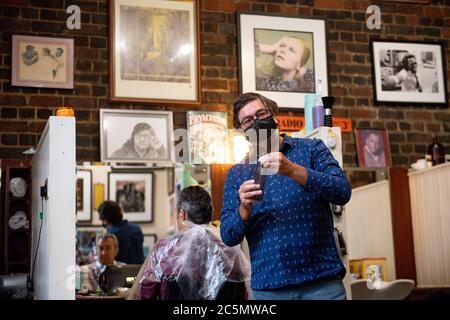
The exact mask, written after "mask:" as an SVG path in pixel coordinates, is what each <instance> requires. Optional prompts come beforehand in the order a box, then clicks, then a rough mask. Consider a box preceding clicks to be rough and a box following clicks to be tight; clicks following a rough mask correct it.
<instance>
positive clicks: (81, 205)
mask: <svg viewBox="0 0 450 320" xmlns="http://www.w3.org/2000/svg"><path fill="white" fill-rule="evenodd" d="M76 199H77V201H76V203H77V222H91V220H92V171H91V170H79V169H77V185H76Z"/></svg>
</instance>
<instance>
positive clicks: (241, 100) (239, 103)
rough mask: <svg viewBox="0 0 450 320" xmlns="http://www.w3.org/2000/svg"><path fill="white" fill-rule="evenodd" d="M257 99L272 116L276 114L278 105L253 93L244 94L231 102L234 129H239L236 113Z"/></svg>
mask: <svg viewBox="0 0 450 320" xmlns="http://www.w3.org/2000/svg"><path fill="white" fill-rule="evenodd" d="M256 99H259V100H260V101H261V102H262V104H263V105H264V106H265V107H266V108H267V110H269V111H270V112H271V113H272V114H273V115H277V114H278V105H277V103H276V102H275V101H273V100H270V99H269V98H266V97H264V96H263V95H260V94H258V93H255V92H246V93H243V94H241V95H240V96H239V97H237V98H236V100H234V102H233V125H234V127H235V128H236V129H239V128H240V125H239V118H238V113H239V111H240V110H241V109H242V108H243V107H245V106H246V105H247V104H248V103H250V102H252V101H254V100H256Z"/></svg>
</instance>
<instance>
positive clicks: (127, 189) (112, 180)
mask: <svg viewBox="0 0 450 320" xmlns="http://www.w3.org/2000/svg"><path fill="white" fill-rule="evenodd" d="M108 186H109V200H113V201H116V202H117V203H118V204H119V205H120V207H121V208H122V211H123V218H124V219H127V220H128V221H132V222H147V223H150V222H153V174H152V173H151V172H135V173H133V172H109V173H108Z"/></svg>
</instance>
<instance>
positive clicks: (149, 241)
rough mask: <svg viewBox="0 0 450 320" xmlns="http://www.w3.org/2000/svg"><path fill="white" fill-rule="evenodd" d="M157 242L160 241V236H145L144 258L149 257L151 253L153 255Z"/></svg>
mask: <svg viewBox="0 0 450 320" xmlns="http://www.w3.org/2000/svg"><path fill="white" fill-rule="evenodd" d="M156 241H158V236H157V235H156V234H154V233H151V234H144V243H143V247H144V257H147V256H148V255H149V254H150V253H152V251H153V247H154V246H155V244H156Z"/></svg>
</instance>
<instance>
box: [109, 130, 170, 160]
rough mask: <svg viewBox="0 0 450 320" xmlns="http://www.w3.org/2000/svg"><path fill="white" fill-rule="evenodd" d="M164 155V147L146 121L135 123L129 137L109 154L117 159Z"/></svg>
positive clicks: (147, 157)
mask: <svg viewBox="0 0 450 320" xmlns="http://www.w3.org/2000/svg"><path fill="white" fill-rule="evenodd" d="M166 156H167V150H166V148H165V147H164V145H163V144H162V143H161V141H159V139H158V137H157V136H156V133H155V130H154V129H153V127H152V126H151V125H150V124H148V123H146V122H139V123H138V124H136V125H135V126H134V128H133V132H132V133H131V137H130V138H129V139H128V140H127V141H126V142H125V143H124V144H123V145H122V147H121V148H120V149H118V150H116V151H114V152H113V154H112V155H111V157H113V158H117V159H164V158H165V157H166Z"/></svg>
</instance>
